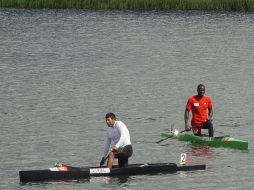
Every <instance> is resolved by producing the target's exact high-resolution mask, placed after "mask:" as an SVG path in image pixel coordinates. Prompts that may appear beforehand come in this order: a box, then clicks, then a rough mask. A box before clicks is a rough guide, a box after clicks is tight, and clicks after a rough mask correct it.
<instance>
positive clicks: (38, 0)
mask: <svg viewBox="0 0 254 190" xmlns="http://www.w3.org/2000/svg"><path fill="white" fill-rule="evenodd" d="M0 7H9V8H54V9H96V10H102V9H115V10H214V11H253V10H254V0H0Z"/></svg>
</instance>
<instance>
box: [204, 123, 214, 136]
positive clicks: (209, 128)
mask: <svg viewBox="0 0 254 190" xmlns="http://www.w3.org/2000/svg"><path fill="white" fill-rule="evenodd" d="M202 128H203V129H208V133H209V137H213V135H214V131H213V124H212V122H211V121H206V122H205V123H203V125H202Z"/></svg>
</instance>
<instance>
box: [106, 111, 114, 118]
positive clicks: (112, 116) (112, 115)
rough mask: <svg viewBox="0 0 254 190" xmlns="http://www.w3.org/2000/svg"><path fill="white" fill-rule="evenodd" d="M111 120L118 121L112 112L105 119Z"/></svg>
mask: <svg viewBox="0 0 254 190" xmlns="http://www.w3.org/2000/svg"><path fill="white" fill-rule="evenodd" d="M109 117H110V118H111V119H116V115H115V114H114V113H112V112H110V113H107V114H106V116H105V119H107V118H109Z"/></svg>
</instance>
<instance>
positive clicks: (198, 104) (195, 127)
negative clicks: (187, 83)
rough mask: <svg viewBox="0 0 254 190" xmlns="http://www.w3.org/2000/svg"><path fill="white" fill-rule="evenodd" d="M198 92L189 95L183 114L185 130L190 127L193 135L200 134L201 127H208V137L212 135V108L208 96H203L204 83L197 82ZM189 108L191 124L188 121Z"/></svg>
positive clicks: (188, 129)
mask: <svg viewBox="0 0 254 190" xmlns="http://www.w3.org/2000/svg"><path fill="white" fill-rule="evenodd" d="M197 92H198V94H197V95H195V96H191V97H189V99H188V101H187V104H186V107H185V114H184V121H185V130H186V131H190V130H191V129H192V131H193V133H194V135H197V136H201V129H208V133H209V137H213V124H212V118H213V108H212V101H211V98H210V97H209V96H205V85H204V84H199V85H198V87H197ZM190 110H191V112H192V120H191V125H190V123H189V114H190Z"/></svg>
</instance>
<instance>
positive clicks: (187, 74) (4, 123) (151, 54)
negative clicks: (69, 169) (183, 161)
mask: <svg viewBox="0 0 254 190" xmlns="http://www.w3.org/2000/svg"><path fill="white" fill-rule="evenodd" d="M253 60H254V14H253V13H218V12H191V11H178V12H127V11H120V12H118V11H78V10H23V9H19V10H17V9H0V86H1V88H0V97H1V98H0V107H1V111H0V128H1V132H0V142H1V148H0V160H1V166H0V189H5V190H7V189H10V190H13V189H75V190H79V189H178V190H186V189H196V190H199V189H207V190H211V189H216V190H217V189H227V190H233V189H235V190H238V189H244V190H249V189H252V188H253V186H254V182H253V175H254V165H253V158H254V153H253V137H254V135H253V128H254V117H253V116H254V112H253V97H254V85H253V80H254V64H253ZM199 83H204V84H205V85H206V89H207V91H206V93H207V95H209V96H211V97H212V100H213V106H214V126H215V130H216V135H221V134H222V133H227V134H230V135H231V136H233V137H235V138H238V139H243V140H247V141H248V142H249V150H248V151H241V150H234V149H226V148H211V147H210V148H209V147H206V146H197V145H192V144H190V143H187V142H180V141H177V140H167V141H164V142H163V143H161V144H156V143H155V142H156V141H158V140H159V139H161V137H160V132H162V131H163V130H165V129H169V128H170V126H171V125H172V124H173V125H174V126H175V127H176V128H178V129H179V130H181V129H183V128H184V122H183V114H184V107H185V104H186V101H187V98H188V97H189V96H191V95H194V94H196V86H197V85H198V84H199ZM107 112H115V113H116V115H117V116H118V118H119V119H120V120H122V121H124V122H125V123H126V124H127V126H128V128H129V130H130V133H131V140H132V144H133V147H134V155H133V157H132V158H131V159H130V163H147V162H175V163H179V160H180V154H181V153H182V152H187V153H188V155H189V162H190V164H206V165H207V169H206V170H205V171H195V172H185V173H184V172H181V173H175V174H167V175H148V176H131V177H128V178H91V179H89V180H80V181H76V180H74V181H70V182H45V183H32V184H30V183H29V184H26V185H21V184H19V176H18V171H20V170H31V169H46V168H49V167H51V166H52V165H53V164H54V163H55V162H61V163H65V164H69V165H73V166H95V165H98V164H99V161H100V157H101V147H102V143H103V139H104V135H105V129H106V125H105V122H104V115H105V114H106V113H107Z"/></svg>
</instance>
